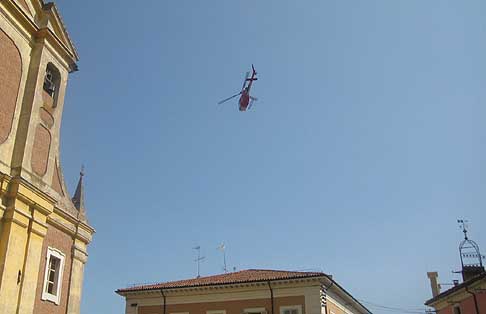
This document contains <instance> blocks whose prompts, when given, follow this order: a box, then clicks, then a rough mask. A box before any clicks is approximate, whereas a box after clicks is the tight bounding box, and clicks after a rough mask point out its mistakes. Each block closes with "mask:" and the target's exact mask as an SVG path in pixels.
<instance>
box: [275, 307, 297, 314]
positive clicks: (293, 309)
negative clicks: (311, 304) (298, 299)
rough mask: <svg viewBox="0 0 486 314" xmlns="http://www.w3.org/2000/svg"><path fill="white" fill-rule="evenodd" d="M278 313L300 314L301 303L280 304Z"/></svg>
mask: <svg viewBox="0 0 486 314" xmlns="http://www.w3.org/2000/svg"><path fill="white" fill-rule="evenodd" d="M280 314H302V305H291V306H281V307H280Z"/></svg>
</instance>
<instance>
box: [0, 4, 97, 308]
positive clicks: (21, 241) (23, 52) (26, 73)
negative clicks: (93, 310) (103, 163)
mask: <svg viewBox="0 0 486 314" xmlns="http://www.w3.org/2000/svg"><path fill="white" fill-rule="evenodd" d="M77 61H78V55H77V52H76V49H75V48H74V45H73V43H72V42H71V40H70V38H69V35H68V33H67V31H66V28H65V26H64V24H63V21H62V19H61V16H60V15H59V12H58V10H57V8H56V6H55V5H54V4H53V3H45V2H44V1H42V0H2V1H0V313H9V314H32V313H35V314H37V313H40V314H44V313H46V314H47V313H49V314H79V312H80V302H81V290H82V285H83V272H84V266H85V263H86V261H87V256H88V254H87V246H88V244H89V243H90V242H91V239H92V235H93V234H94V229H93V228H92V227H91V226H90V225H89V223H88V220H87V218H86V209H85V206H84V187H83V175H84V173H83V171H81V176H80V178H79V182H78V185H77V188H76V191H75V193H74V195H73V197H72V198H71V197H70V195H69V193H68V190H67V188H66V184H65V182H64V177H63V174H62V170H61V166H60V160H59V143H60V140H59V132H60V128H61V118H62V112H63V107H64V95H65V92H66V85H67V81H68V76H69V74H70V73H72V72H74V71H76V70H77V66H76V62H77Z"/></svg>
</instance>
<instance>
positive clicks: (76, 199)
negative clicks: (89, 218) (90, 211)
mask: <svg viewBox="0 0 486 314" xmlns="http://www.w3.org/2000/svg"><path fill="white" fill-rule="evenodd" d="M83 177H84V165H83V166H81V171H80V172H79V182H78V186H77V187H76V192H74V196H73V198H72V201H73V204H74V206H75V207H76V209H77V210H78V211H79V214H78V218H80V219H86V209H85V207H84V184H83Z"/></svg>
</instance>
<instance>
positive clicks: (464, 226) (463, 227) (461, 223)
mask: <svg viewBox="0 0 486 314" xmlns="http://www.w3.org/2000/svg"><path fill="white" fill-rule="evenodd" d="M457 223H458V224H459V228H461V230H462V232H463V233H464V239H465V240H468V238H467V223H468V221H467V220H464V219H458V220H457Z"/></svg>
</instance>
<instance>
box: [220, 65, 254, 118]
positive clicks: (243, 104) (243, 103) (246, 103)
mask: <svg viewBox="0 0 486 314" xmlns="http://www.w3.org/2000/svg"><path fill="white" fill-rule="evenodd" d="M251 69H252V71H253V73H252V74H251V77H250V72H246V75H245V80H244V81H243V87H242V88H241V92H239V93H238V94H235V95H233V96H231V97H228V98H226V99H223V100H221V101H220V102H218V105H220V104H222V103H224V102H227V101H228V100H231V99H233V98H235V97H237V96H239V95H241V97H240V100H239V101H238V103H239V105H240V106H239V109H240V111H246V110H247V109H250V108H251V106H252V104H253V102H254V101H256V100H258V99H257V98H255V97H253V96H250V89H251V85H252V84H253V81H256V80H258V78H257V77H256V75H257V72H256V71H255V67H254V66H253V64H252V65H251Z"/></svg>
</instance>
